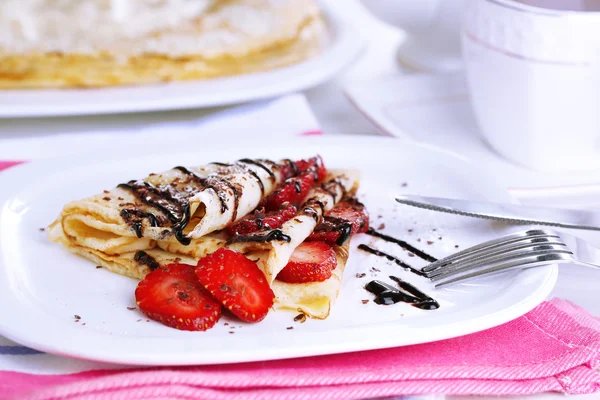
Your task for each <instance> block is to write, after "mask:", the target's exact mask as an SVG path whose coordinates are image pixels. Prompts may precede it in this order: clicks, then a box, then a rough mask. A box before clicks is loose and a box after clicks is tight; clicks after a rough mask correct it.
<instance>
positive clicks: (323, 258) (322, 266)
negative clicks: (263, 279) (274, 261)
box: [277, 242, 337, 283]
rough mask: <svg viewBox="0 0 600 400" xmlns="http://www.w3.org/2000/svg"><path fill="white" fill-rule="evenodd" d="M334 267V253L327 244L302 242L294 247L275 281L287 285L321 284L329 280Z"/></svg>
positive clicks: (335, 262) (335, 263) (335, 261)
mask: <svg viewBox="0 0 600 400" xmlns="http://www.w3.org/2000/svg"><path fill="white" fill-rule="evenodd" d="M336 266H337V260H336V257H335V252H334V251H333V249H332V248H331V247H330V246H329V245H328V244H326V243H322V242H304V243H302V244H300V246H298V247H296V250H294V253H292V256H291V257H290V260H289V262H288V263H287V265H286V266H285V268H284V269H283V270H281V272H280V273H279V275H277V279H279V280H280V281H282V282H287V283H308V282H323V281H325V280H327V279H329V278H331V271H333V270H334V269H335V267H336Z"/></svg>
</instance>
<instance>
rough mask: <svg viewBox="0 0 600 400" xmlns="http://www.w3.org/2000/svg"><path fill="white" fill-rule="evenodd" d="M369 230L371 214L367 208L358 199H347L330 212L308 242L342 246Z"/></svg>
mask: <svg viewBox="0 0 600 400" xmlns="http://www.w3.org/2000/svg"><path fill="white" fill-rule="evenodd" d="M368 229H369V214H368V213H367V209H366V208H365V206H364V205H363V204H362V203H360V202H359V201H358V200H356V199H347V200H343V201H341V202H339V203H338V204H337V205H336V206H335V207H334V208H333V209H332V210H330V211H329V212H328V213H327V214H326V215H325V218H323V221H322V222H321V223H320V224H319V225H317V227H316V228H315V230H314V231H313V233H312V234H311V235H310V236H309V237H308V239H306V240H308V241H315V242H326V243H329V244H331V245H333V244H337V245H338V246H341V245H343V244H344V243H345V242H346V240H348V239H349V238H350V236H351V235H354V234H356V233H363V232H366V231H367V230H368Z"/></svg>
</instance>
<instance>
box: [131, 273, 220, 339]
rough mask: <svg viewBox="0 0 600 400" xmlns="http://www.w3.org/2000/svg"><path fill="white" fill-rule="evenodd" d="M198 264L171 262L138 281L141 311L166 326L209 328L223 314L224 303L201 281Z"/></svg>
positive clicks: (137, 293)
mask: <svg viewBox="0 0 600 400" xmlns="http://www.w3.org/2000/svg"><path fill="white" fill-rule="evenodd" d="M194 268H195V267H194V266H193V265H187V264H170V265H166V266H164V267H159V268H158V269H156V270H154V271H152V272H150V273H149V274H148V275H146V277H145V278H144V279H143V280H142V281H141V282H140V283H139V284H138V286H137V288H136V290H135V300H136V303H137V305H138V307H139V308H140V310H141V311H142V312H143V313H144V314H146V315H147V316H148V318H151V319H153V320H155V321H158V322H160V323H162V324H164V325H167V326H170V327H173V328H177V329H181V330H186V331H205V330H207V329H210V328H212V327H213V325H214V324H215V323H216V322H217V321H218V320H219V318H220V317H221V304H220V303H219V302H218V301H216V300H215V299H214V298H213V297H212V296H211V295H210V293H208V291H206V289H204V287H203V286H202V285H201V284H200V282H199V281H198V278H197V277H196V274H195V273H194Z"/></svg>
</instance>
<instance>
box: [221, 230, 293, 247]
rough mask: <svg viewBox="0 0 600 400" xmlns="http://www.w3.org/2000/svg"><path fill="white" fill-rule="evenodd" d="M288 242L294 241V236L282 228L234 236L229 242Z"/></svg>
mask: <svg viewBox="0 0 600 400" xmlns="http://www.w3.org/2000/svg"><path fill="white" fill-rule="evenodd" d="M273 241H278V242H286V243H289V242H291V241H292V238H291V237H290V236H289V235H286V234H285V233H283V231H282V230H281V229H273V230H270V231H269V232H267V233H266V234H264V235H248V236H237V235H236V236H234V237H232V238H231V239H229V240H228V242H227V243H228V244H230V243H240V242H242V243H266V242H273Z"/></svg>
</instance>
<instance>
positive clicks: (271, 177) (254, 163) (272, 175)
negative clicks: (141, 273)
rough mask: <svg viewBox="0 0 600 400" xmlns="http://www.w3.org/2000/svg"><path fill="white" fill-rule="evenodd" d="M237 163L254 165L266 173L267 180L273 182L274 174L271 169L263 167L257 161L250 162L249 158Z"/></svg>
mask: <svg viewBox="0 0 600 400" xmlns="http://www.w3.org/2000/svg"><path fill="white" fill-rule="evenodd" d="M239 162H241V163H244V164H251V165H256V166H257V167H259V168H262V169H264V170H265V171H266V172H267V174H269V179H271V180H275V174H274V173H273V171H272V170H271V168H269V167H267V166H265V165H264V164H262V163H260V162H258V161H255V160H251V159H249V158H242V159H241V160H239Z"/></svg>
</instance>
